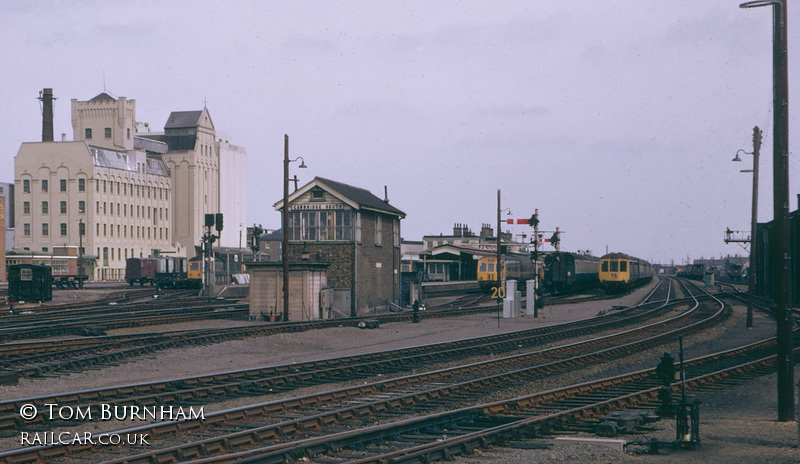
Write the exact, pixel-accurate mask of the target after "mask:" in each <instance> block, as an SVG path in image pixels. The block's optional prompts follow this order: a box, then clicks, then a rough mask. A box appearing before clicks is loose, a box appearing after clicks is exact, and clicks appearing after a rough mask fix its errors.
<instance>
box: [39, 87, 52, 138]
mask: <svg viewBox="0 0 800 464" xmlns="http://www.w3.org/2000/svg"><path fill="white" fill-rule="evenodd" d="M39 100H41V102H42V142H52V141H53V100H55V98H53V89H43V90H42V91H41V92H39Z"/></svg>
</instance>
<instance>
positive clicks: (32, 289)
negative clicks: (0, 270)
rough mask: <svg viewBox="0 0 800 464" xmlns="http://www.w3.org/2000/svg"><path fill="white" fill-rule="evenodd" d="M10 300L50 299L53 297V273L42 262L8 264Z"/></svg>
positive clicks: (13, 301)
mask: <svg viewBox="0 0 800 464" xmlns="http://www.w3.org/2000/svg"><path fill="white" fill-rule="evenodd" d="M7 270H8V301H10V302H12V303H15V302H17V301H50V300H52V299H53V273H52V269H51V268H50V266H44V265H41V264H12V265H10V266H8V268H7Z"/></svg>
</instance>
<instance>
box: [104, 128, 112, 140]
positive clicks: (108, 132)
mask: <svg viewBox="0 0 800 464" xmlns="http://www.w3.org/2000/svg"><path fill="white" fill-rule="evenodd" d="M104 135H105V137H106V138H107V139H110V138H111V128H110V127H106V129H105V134H104Z"/></svg>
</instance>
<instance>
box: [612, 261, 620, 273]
mask: <svg viewBox="0 0 800 464" xmlns="http://www.w3.org/2000/svg"><path fill="white" fill-rule="evenodd" d="M611 272H619V261H611Z"/></svg>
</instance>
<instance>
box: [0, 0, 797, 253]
mask: <svg viewBox="0 0 800 464" xmlns="http://www.w3.org/2000/svg"><path fill="white" fill-rule="evenodd" d="M739 3H740V2H739V1H729V0H703V1H699V0H694V1H681V0H664V1H661V2H642V1H640V0H618V1H613V0H612V1H596V0H563V1H558V2H552V1H534V0H526V1H491V2H488V1H447V2H442V1H392V2H368V1H325V2H310V1H297V0H295V1H255V0H249V1H248V0H241V1H240V0H237V1H236V2H219V1H217V0H214V1H209V0H192V1H183V0H176V1H169V2H163V1H160V0H159V1H150V0H140V1H136V2H129V1H115V0H70V1H66V0H38V1H33V0H29V1H8V2H2V5H0V43H1V44H2V48H0V50H2V51H0V54H2V58H3V63H4V65H3V66H2V67H1V68H0V88H2V99H0V111H2V114H3V123H2V124H0V182H13V180H14V179H13V177H14V173H13V168H12V166H13V161H14V157H15V156H16V154H17V151H18V150H19V147H20V144H21V143H23V142H35V141H40V140H41V112H40V106H39V105H40V102H39V101H38V100H37V97H38V95H39V91H40V90H41V89H42V88H53V93H54V95H55V96H56V97H57V98H58V100H56V102H55V122H54V126H55V127H54V131H55V134H56V140H60V139H61V137H60V134H61V133H66V134H67V135H66V140H72V126H71V120H70V117H71V116H70V103H69V102H70V99H72V98H76V99H78V100H81V101H85V100H89V99H91V98H92V97H94V96H96V95H98V94H99V93H101V92H103V91H106V92H108V93H109V94H111V95H113V96H115V97H127V98H129V99H135V100H136V119H137V120H138V121H141V122H148V123H149V124H150V125H151V127H153V128H154V129H156V130H160V129H161V128H163V126H164V124H165V122H166V121H167V118H168V116H169V114H170V112H171V111H191V110H200V109H202V108H203V106H204V105H206V106H207V107H208V109H209V112H210V114H211V117H212V120H213V122H214V125H215V127H216V129H217V130H221V131H224V132H227V133H229V134H231V136H232V138H231V142H232V143H234V144H236V145H240V146H243V147H245V149H246V150H247V158H248V161H247V163H248V176H247V192H248V198H247V204H248V211H247V220H248V223H249V224H250V225H252V224H254V223H258V224H261V225H263V226H264V227H265V228H267V229H277V228H279V227H280V214H279V213H278V212H277V211H275V209H274V207H273V206H272V205H273V204H274V203H275V202H277V201H279V200H280V199H281V197H282V188H283V187H282V182H283V171H282V163H283V153H284V135H285V134H286V135H289V150H290V157H291V158H295V157H298V156H302V157H303V160H304V161H305V164H306V165H307V166H308V169H297V165H298V163H291V165H290V166H291V174H290V176H294V175H297V176H298V178H299V179H300V183H301V185H303V184H305V183H306V182H308V181H310V180H312V179H313V177H315V176H319V177H324V178H329V179H333V180H336V181H339V182H344V183H347V184H350V185H354V186H357V187H361V188H365V189H367V190H370V191H371V192H372V193H374V194H375V195H376V196H378V197H381V198H383V197H384V188H386V189H388V197H389V199H390V202H391V204H392V205H393V206H395V207H397V208H399V209H401V210H402V211H404V212H405V213H406V217H405V219H404V220H403V221H402V224H401V227H402V236H403V238H404V239H405V240H421V239H422V237H423V236H424V235H438V234H445V235H448V234H451V233H452V230H453V225H454V224H456V223H458V224H466V225H468V226H469V227H470V228H471V229H472V231H473V232H476V233H477V232H478V231H480V228H481V225H482V224H491V225H492V227H496V223H497V211H498V204H497V192H498V190H500V192H501V202H500V203H501V205H500V209H502V210H503V219H507V218H514V219H520V218H522V219H524V218H528V217H530V216H531V214H532V213H533V212H534V210H536V209H538V212H539V219H540V221H541V222H540V227H541V228H542V229H543V230H546V231H553V230H555V228H556V227H558V228H559V229H560V230H561V231H562V232H563V233H562V235H561V249H562V250H566V251H576V250H591V251H592V253H593V254H595V255H596V256H600V255H602V254H604V253H606V252H611V251H618V252H624V253H628V254H631V255H633V256H636V257H639V258H643V259H646V260H649V261H652V262H658V263H670V262H674V263H676V264H680V263H682V262H685V261H686V260H689V259H691V260H694V259H699V258H712V257H721V256H727V255H740V256H744V255H746V254H747V250H746V249H744V248H743V247H742V246H740V245H737V244H725V243H724V237H725V234H724V232H725V229H726V228H731V229H733V230H742V231H749V229H750V213H751V196H752V186H753V177H752V174H749V173H741V172H740V170H741V169H749V168H752V162H753V161H752V159H753V157H752V156H751V155H748V154H742V155H740V156H741V157H742V158H743V161H744V162H743V163H733V162H731V160H732V159H733V157H734V154H735V153H736V152H737V150H739V149H743V150H744V151H745V152H752V151H753V146H752V134H753V127H754V126H758V127H760V128H761V130H762V131H763V133H764V136H763V138H764V144H763V145H762V147H761V163H760V171H761V172H760V175H759V191H760V192H759V204H758V208H759V220H760V222H764V221H768V220H771V219H772V217H773V212H772V162H771V159H772V137H773V134H772V131H771V129H772V126H773V112H772V12H771V8H770V7H766V8H754V9H741V8H739ZM798 12H800V8H798V5H796V4H794V3H792V4H791V5H789V18H788V23H789V24H788V30H789V39H788V40H789V45H788V50H789V58H788V62H789V76H790V82H789V90H790V97H789V102H796V101H800V99H798V98H797V96H798V95H797V92H796V90H797V88H798V85H796V84H794V83H793V82H792V80H791V76H798V75H800V73H798V66H799V65H800V51H798V50H800V46H798V45H797V44H798V40H797V39H798V34H799V33H798V32H797V31H798V30H800V21H798V20H800V14H798ZM797 114H798V112H797V111H792V110H791V109H790V111H789V115H790V120H789V127H790V145H789V146H790V173H789V175H790V191H789V195H790V205H791V207H790V209H791V210H792V211H794V210H795V209H797V202H798V199H797V194H798V193H800V191H798V189H797V188H796V185H797V183H796V182H795V181H794V179H795V178H796V176H797V175H798V174H800V161H798V160H797V159H796V158H795V157H794V153H795V152H794V150H793V149H794V147H796V146H797V139H796V138H792V137H791V133H792V131H791V128H792V127H797V122H799V121H798V118H797V117H796V115H797ZM508 212H510V213H511V214H510V215H509V214H507V213H508ZM503 230H509V231H511V232H512V233H514V234H526V235H528V236H530V233H531V229H530V228H529V227H528V226H524V225H515V226H504V227H503ZM547 249H551V248H550V247H549V245H547V247H546V250H547Z"/></svg>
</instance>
